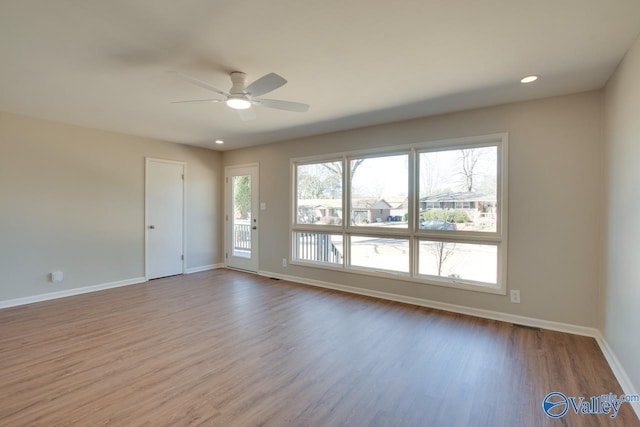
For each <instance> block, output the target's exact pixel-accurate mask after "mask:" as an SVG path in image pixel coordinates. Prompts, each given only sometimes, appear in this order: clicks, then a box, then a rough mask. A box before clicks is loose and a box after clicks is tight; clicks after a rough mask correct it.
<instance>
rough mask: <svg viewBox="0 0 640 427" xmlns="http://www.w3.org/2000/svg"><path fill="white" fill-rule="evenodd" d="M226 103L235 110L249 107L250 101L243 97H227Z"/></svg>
mask: <svg viewBox="0 0 640 427" xmlns="http://www.w3.org/2000/svg"><path fill="white" fill-rule="evenodd" d="M227 105H228V106H229V107H230V108H233V109H235V110H246V109H247V108H249V107H251V101H249V100H248V99H244V98H229V99H227Z"/></svg>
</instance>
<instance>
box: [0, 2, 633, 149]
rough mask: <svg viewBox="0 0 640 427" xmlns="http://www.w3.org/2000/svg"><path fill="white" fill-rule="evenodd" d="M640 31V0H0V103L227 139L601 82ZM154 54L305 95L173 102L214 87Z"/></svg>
mask: <svg viewBox="0 0 640 427" xmlns="http://www.w3.org/2000/svg"><path fill="white" fill-rule="evenodd" d="M639 32H640V1H639V0H536V1H531V0H483V1H478V0H416V1H413V0H395V1H389V0H341V1H335V0H323V1H311V0H244V1H243V0H219V1H214V0H180V1H178V0H135V1H133V0H109V1H107V0H102V1H100V0H39V1H38V0H0V61H1V62H0V111H7V112H14V113H19V114H25V115H29V116H34V117H41V118H45V119H50V120H56V121H61V122H66V123H72V124H77V125H81V126H88V127H93V128H99V129H106V130H112V131H117V132H123V133H128V134H133V135H141V136H148V137H153V138H159V139H164V140H169V141H175V142H179V143H185V144H193V145H199V146H204V147H210V148H214V149H233V148H239V147H244V146H249V145H256V144H262V143H268V142H272V141H278V140H284V139H289V138H295V137H300V136H306V135H312V134H319V133H326V132H331V131H336V130H343V129H348V128H355V127H361V126H367V125H371V124H377V123H384V122H390V121H397V120H402V119H408V118H413V117H420V116H427V115H432V114H438V113H444V112H450V111H457V110H462V109H468V108H475V107H481V106H487V105H496V104H501V103H505V102H511V101H518V100H526V99H533V98H542V97H546V96H552V95H559V94H565V93H573V92H579V91H584V90H590V89H597V88H601V87H602V86H603V85H604V84H605V83H606V81H607V79H608V78H609V76H610V75H611V73H612V72H613V70H614V69H615V67H616V65H617V64H618V62H619V61H620V60H621V59H622V57H623V56H624V54H625V52H626V51H627V49H628V48H629V47H630V46H631V45H632V43H633V41H634V40H635V38H636V37H637V36H638V33H639ZM167 70H178V71H180V72H183V73H186V74H189V75H192V76H194V77H196V78H199V79H201V80H205V81H208V82H210V83H211V84H212V85H214V86H217V87H219V88H221V89H225V90H228V89H229V88H230V80H229V77H228V73H229V72H231V71H234V70H240V71H243V72H245V73H247V74H249V81H250V82H251V81H253V80H255V79H257V78H258V77H260V76H262V75H264V74H267V73H269V72H276V73H278V74H280V75H282V76H283V77H285V78H286V79H287V80H289V83H288V84H287V85H285V86H283V87H282V88H280V89H278V90H276V91H274V92H272V93H270V94H269V95H268V96H267V97H268V98H276V99H286V100H292V101H301V102H305V103H308V104H310V105H311V109H310V111H309V112H307V113H292V112H286V111H279V110H269V109H257V110H256V111H257V115H258V117H257V119H256V120H255V121H252V122H243V121H241V120H240V119H239V118H238V117H237V115H236V114H235V112H234V111H233V110H230V109H229V108H228V107H226V106H225V105H224V104H171V101H177V100H184V99H198V98H210V97H215V94H213V93H211V92H207V91H206V90H203V89H201V88H199V87H197V86H193V85H190V84H187V83H185V82H183V81H180V80H178V79H176V78H175V77H172V76H171V75H169V74H167V73H166V71H167ZM528 74H539V75H540V76H541V79H540V80H539V81H538V82H536V83H533V84H531V85H522V84H520V83H519V79H520V78H521V77H523V76H525V75H528ZM211 95H213V96H211ZM215 139H223V140H225V145H224V146H222V147H221V146H216V145H215V144H214V143H213V141H214V140H215Z"/></svg>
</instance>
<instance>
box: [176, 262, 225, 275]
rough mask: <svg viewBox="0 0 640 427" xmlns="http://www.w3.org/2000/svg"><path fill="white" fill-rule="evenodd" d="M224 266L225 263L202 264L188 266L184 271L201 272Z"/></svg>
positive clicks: (186, 272)
mask: <svg viewBox="0 0 640 427" xmlns="http://www.w3.org/2000/svg"><path fill="white" fill-rule="evenodd" d="M222 267H224V264H223V263H218V264H210V265H202V266H200V267H192V268H187V269H186V270H185V271H184V272H185V274H192V273H200V272H201V271H208V270H215V269H217V268H222Z"/></svg>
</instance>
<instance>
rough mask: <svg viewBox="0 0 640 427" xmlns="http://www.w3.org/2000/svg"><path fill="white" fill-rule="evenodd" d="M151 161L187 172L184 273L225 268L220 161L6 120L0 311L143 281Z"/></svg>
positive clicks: (0, 117)
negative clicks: (31, 300) (55, 276)
mask: <svg viewBox="0 0 640 427" xmlns="http://www.w3.org/2000/svg"><path fill="white" fill-rule="evenodd" d="M145 156H149V157H157V158H165V159H172V160H182V161H185V162H187V193H186V200H187V217H186V233H187V253H186V256H187V263H188V264H187V267H188V268H192V267H199V266H205V265H211V264H216V263H219V262H221V261H222V256H221V250H222V234H221V231H222V229H221V222H222V220H221V218H222V217H221V211H222V208H221V206H222V205H221V204H222V196H221V191H222V182H221V179H222V168H221V155H220V154H219V153H217V152H214V151H211V150H207V149H201V148H195V147H189V146H186V145H180V144H173V143H169V142H163V141H158V140H152V139H147V138H139V137H134V136H128V135H122V134H117V133H112V132H105V131H99V130H94V129H87V128H82V127H77V126H71V125H66V124H61V123H55V122H50V121H45V120H40V119H33V118H28V117H24V116H18V115H14V114H6V113H0V301H5V300H9V299H14V298H21V297H27V296H34V295H40V294H45V293H51V292H57V291H63V290H69V289H73V288H78V287H85V286H92V285H100V284H104V283H111V282H117V281H122V280H128V279H132V278H138V277H143V276H144V164H145V161H144V158H145ZM54 270H60V271H62V272H63V273H64V275H65V280H64V281H63V282H62V283H59V284H57V283H56V284H53V283H50V282H49V280H48V274H49V273H50V272H51V271H54Z"/></svg>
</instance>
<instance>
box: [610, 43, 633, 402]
mask: <svg viewBox="0 0 640 427" xmlns="http://www.w3.org/2000/svg"><path fill="white" fill-rule="evenodd" d="M639 77H640V38H639V39H638V40H636V42H635V44H634V46H633V47H632V48H631V49H630V50H629V52H627V55H626V56H625V58H624V60H623V61H622V63H621V64H620V65H619V67H618V70H617V71H616V72H615V74H614V75H613V77H612V78H611V79H610V81H609V83H608V84H607V86H606V90H605V113H606V115H605V123H606V127H605V128H606V155H607V181H608V187H607V195H608V200H607V203H606V207H607V218H608V221H607V230H606V246H607V257H606V258H607V269H606V281H605V290H606V307H605V313H604V335H605V339H606V340H607V342H608V343H609V345H610V346H611V348H612V349H613V351H614V353H615V354H616V356H617V358H618V360H619V362H620V363H621V365H622V367H623V368H624V370H625V371H626V373H627V375H628V377H629V379H630V381H631V383H632V384H633V386H634V387H635V390H636V391H638V390H640V332H638V324H639V323H640V80H638V78H639Z"/></svg>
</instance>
